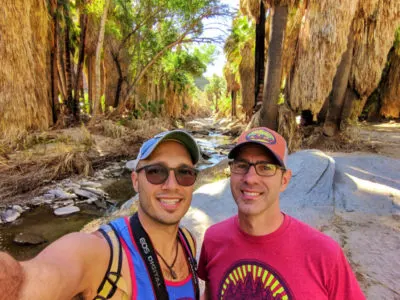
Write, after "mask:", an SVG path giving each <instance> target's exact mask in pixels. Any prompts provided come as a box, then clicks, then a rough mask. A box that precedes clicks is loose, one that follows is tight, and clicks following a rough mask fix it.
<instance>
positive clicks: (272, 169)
mask: <svg viewBox="0 0 400 300" xmlns="http://www.w3.org/2000/svg"><path fill="white" fill-rule="evenodd" d="M229 166H230V169H231V172H232V173H235V174H240V175H244V174H247V172H249V170H250V167H251V166H254V169H255V170H256V173H257V174H258V175H259V176H263V177H269V176H274V175H275V174H276V170H278V169H281V170H283V171H285V170H286V169H285V168H283V167H281V166H278V165H275V164H271V163H269V162H265V161H258V162H256V163H251V162H248V161H246V160H233V161H230V162H229Z"/></svg>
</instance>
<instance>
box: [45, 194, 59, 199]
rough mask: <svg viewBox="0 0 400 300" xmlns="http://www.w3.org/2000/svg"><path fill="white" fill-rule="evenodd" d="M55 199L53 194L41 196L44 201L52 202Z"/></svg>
mask: <svg viewBox="0 0 400 300" xmlns="http://www.w3.org/2000/svg"><path fill="white" fill-rule="evenodd" d="M55 198H56V195H54V194H50V193H46V194H44V195H43V199H45V200H54V199H55Z"/></svg>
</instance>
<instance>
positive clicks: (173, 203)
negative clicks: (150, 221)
mask: <svg viewBox="0 0 400 300" xmlns="http://www.w3.org/2000/svg"><path fill="white" fill-rule="evenodd" d="M158 201H160V204H161V206H162V207H163V208H164V209H167V210H174V209H176V208H177V207H178V206H179V203H180V202H181V201H182V199H180V198H168V199H166V198H158Z"/></svg>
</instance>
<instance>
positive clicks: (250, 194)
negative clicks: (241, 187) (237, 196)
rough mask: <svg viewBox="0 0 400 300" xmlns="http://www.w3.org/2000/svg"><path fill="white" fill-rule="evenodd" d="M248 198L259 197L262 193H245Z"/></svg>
mask: <svg viewBox="0 0 400 300" xmlns="http://www.w3.org/2000/svg"><path fill="white" fill-rule="evenodd" d="M243 194H245V195H246V196H258V195H260V193H254V192H243Z"/></svg>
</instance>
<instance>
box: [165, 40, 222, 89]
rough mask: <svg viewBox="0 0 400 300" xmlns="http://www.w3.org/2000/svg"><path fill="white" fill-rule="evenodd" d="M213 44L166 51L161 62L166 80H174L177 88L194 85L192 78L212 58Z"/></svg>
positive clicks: (201, 72) (201, 70)
mask: <svg viewBox="0 0 400 300" xmlns="http://www.w3.org/2000/svg"><path fill="white" fill-rule="evenodd" d="M214 52H215V46H213V45H207V46H203V47H201V48H193V49H188V50H186V49H185V48H181V49H179V50H177V51H173V52H169V53H167V54H166V55H165V56H164V57H163V59H162V62H161V66H162V70H163V72H164V74H165V77H166V80H167V81H168V82H171V81H172V82H174V84H175V86H176V87H178V89H180V90H183V89H187V88H188V86H192V87H194V78H195V77H200V76H201V75H202V74H203V73H204V72H205V71H206V69H207V64H208V63H209V62H210V61H211V60H212V57H213V55H214Z"/></svg>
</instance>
